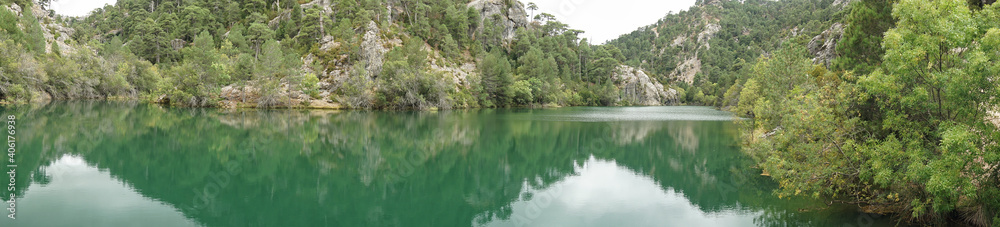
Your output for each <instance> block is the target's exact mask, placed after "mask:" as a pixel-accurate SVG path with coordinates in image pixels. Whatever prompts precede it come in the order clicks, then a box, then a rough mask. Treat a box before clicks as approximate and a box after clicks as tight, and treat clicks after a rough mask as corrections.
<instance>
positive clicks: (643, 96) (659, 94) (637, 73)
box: [611, 65, 677, 106]
mask: <svg viewBox="0 0 1000 227" xmlns="http://www.w3.org/2000/svg"><path fill="white" fill-rule="evenodd" d="M611 77H612V78H613V79H614V81H615V85H616V86H618V90H619V91H621V96H620V97H619V98H618V99H619V100H618V102H619V103H630V104H632V105H643V106H660V105H670V104H674V103H677V91H676V90H674V89H669V88H668V89H664V88H663V84H661V83H660V82H658V81H656V80H655V79H653V78H650V77H649V75H646V72H643V71H642V70H640V69H636V68H632V67H630V66H624V65H623V66H618V68H617V69H615V71H614V73H613V74H612V75H611Z"/></svg>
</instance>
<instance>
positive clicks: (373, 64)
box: [361, 21, 386, 77]
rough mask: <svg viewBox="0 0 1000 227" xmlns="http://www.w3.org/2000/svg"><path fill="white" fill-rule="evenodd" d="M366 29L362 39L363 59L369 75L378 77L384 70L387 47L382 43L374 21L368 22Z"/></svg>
mask: <svg viewBox="0 0 1000 227" xmlns="http://www.w3.org/2000/svg"><path fill="white" fill-rule="evenodd" d="M366 30H367V31H366V32H365V36H364V37H363V38H362V41H361V60H362V61H364V64H365V70H366V71H368V75H369V77H377V76H378V74H379V73H380V72H382V60H384V58H385V52H386V48H385V47H384V46H383V45H382V41H381V40H382V38H381V35H380V34H379V33H380V31H379V29H378V25H377V24H375V22H374V21H369V22H368V28H367V29H366Z"/></svg>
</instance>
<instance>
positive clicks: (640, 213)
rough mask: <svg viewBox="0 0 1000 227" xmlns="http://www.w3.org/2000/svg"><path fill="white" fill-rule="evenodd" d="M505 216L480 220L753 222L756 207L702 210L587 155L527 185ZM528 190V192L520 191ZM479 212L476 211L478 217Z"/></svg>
mask: <svg viewBox="0 0 1000 227" xmlns="http://www.w3.org/2000/svg"><path fill="white" fill-rule="evenodd" d="M526 191H527V192H522V193H521V197H520V198H519V199H518V201H516V202H514V203H513V204H512V207H513V215H511V218H510V219H509V220H494V221H493V222H491V223H487V224H486V225H485V226H489V227H499V226H755V225H754V224H753V223H754V222H753V219H754V217H756V216H758V215H760V213H759V212H746V211H727V212H721V213H704V212H702V211H701V210H699V209H698V207H696V206H695V205H693V204H691V202H690V201H688V200H687V199H686V198H684V195H683V194H679V193H675V192H673V191H672V190H663V189H662V188H661V187H660V185H659V184H657V183H656V182H654V181H653V179H651V178H649V177H647V176H643V175H640V174H636V173H635V172H632V171H630V170H627V169H625V168H623V167H619V166H618V164H617V163H615V162H613V161H603V160H597V159H595V158H593V157H591V158H590V159H589V160H587V162H586V163H584V165H583V166H579V167H577V168H576V174H575V175H573V176H568V177H566V179H564V180H562V181H560V182H558V183H555V184H553V185H551V186H550V187H549V188H545V189H540V190H539V189H527V190H526ZM528 193H530V194H532V195H531V198H530V199H528V198H526V197H525V194H528ZM481 218H482V217H481Z"/></svg>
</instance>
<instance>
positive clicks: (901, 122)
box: [610, 0, 1000, 226]
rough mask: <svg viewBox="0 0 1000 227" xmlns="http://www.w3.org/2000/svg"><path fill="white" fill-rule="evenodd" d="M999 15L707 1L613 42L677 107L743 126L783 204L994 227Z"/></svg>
mask: <svg viewBox="0 0 1000 227" xmlns="http://www.w3.org/2000/svg"><path fill="white" fill-rule="evenodd" d="M996 21H1000V5H997V4H993V1H979V0H969V1H965V0H933V1H922V0H891V1H882V0H858V1H853V2H852V1H808V0H783V1H754V0H747V1H708V2H699V3H698V6H695V7H693V8H691V10H688V11H684V12H679V13H676V14H670V15H668V16H666V17H665V18H664V19H662V20H661V21H660V22H658V23H656V24H653V25H651V26H647V27H644V28H640V29H639V30H637V31H635V32H633V33H631V34H627V35H623V36H622V37H621V38H619V39H617V40H614V41H611V42H610V44H612V45H614V46H617V47H618V48H619V49H621V50H622V52H623V54H624V55H625V58H626V59H627V60H626V63H627V64H629V65H634V66H641V67H644V68H647V69H649V70H650V71H652V72H653V73H654V74H657V75H661V76H665V77H664V78H661V79H662V80H664V81H677V82H678V83H679V84H680V86H681V87H682V88H683V91H682V93H683V94H684V95H682V100H685V101H687V102H692V103H702V104H709V105H716V106H720V107H723V108H727V109H730V110H732V111H733V112H735V113H736V114H738V115H739V116H742V117H746V118H747V119H748V120H745V121H740V123H741V124H742V125H743V134H744V135H743V147H744V150H745V151H746V152H747V153H749V154H750V155H751V156H752V157H754V159H755V160H756V161H757V162H758V166H759V168H761V169H762V171H763V174H764V175H768V176H771V177H773V178H774V179H775V180H776V181H777V182H778V183H779V184H780V186H781V188H780V189H779V190H778V191H777V193H778V194H779V196H782V197H789V198H791V197H796V196H811V197H816V198H823V199H826V200H828V201H829V202H831V203H847V204H855V205H857V206H858V207H859V208H860V209H861V210H863V211H865V212H871V213H880V214H893V215H895V216H896V217H898V218H900V219H902V220H906V221H914V222H917V223H921V224H925V225H937V224H945V223H948V222H950V223H954V222H961V223H966V224H971V225H974V226H996V225H998V224H1000V215H998V214H1000V164H998V163H1000V146H998V145H997V141H998V139H1000V134H998V133H997V132H998V130H997V125H996V124H995V123H990V121H989V120H991V119H992V120H993V122H995V121H996V120H995V119H996V117H995V115H994V114H993V113H995V110H996V109H997V104H998V103H997V102H998V100H997V99H996V97H997V95H998V87H997V84H996V81H997V80H998V78H997V75H1000V74H998V73H1000V66H998V64H996V62H998V61H1000V25H998V24H997V23H996Z"/></svg>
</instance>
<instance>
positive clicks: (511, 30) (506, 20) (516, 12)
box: [468, 0, 528, 41]
mask: <svg viewBox="0 0 1000 227" xmlns="http://www.w3.org/2000/svg"><path fill="white" fill-rule="evenodd" d="M468 6H469V7H470V8H473V9H476V10H477V11H479V16H480V21H479V24H481V25H482V24H484V23H487V22H488V21H489V20H492V19H498V20H497V21H496V23H499V24H498V25H499V26H500V27H501V28H503V39H504V40H506V41H510V40H513V39H514V36H515V33H516V32H517V29H518V28H524V27H527V25H528V13H526V12H525V11H524V4H523V3H521V2H520V1H508V0H476V1H472V2H470V3H469V5H468ZM483 28H484V26H479V30H480V31H482V29H483Z"/></svg>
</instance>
